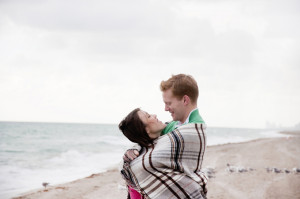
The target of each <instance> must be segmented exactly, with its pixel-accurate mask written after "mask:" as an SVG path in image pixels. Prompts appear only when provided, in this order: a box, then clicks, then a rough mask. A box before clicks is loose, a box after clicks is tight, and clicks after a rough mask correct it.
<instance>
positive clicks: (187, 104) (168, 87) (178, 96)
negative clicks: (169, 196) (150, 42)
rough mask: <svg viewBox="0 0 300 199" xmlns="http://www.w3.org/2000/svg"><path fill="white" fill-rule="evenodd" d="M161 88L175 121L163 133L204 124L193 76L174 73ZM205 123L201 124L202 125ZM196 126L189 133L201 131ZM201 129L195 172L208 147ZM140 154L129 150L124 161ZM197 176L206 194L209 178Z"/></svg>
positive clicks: (166, 105)
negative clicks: (202, 136) (186, 126)
mask: <svg viewBox="0 0 300 199" xmlns="http://www.w3.org/2000/svg"><path fill="white" fill-rule="evenodd" d="M160 90H161V91H162V97H163V101H164V103H165V111H168V112H170V113H171V116H172V118H173V121H172V122H170V123H168V125H167V126H166V128H165V129H164V130H163V131H162V135H165V134H167V133H169V132H172V131H173V130H175V129H178V130H179V131H180V129H181V127H183V126H184V125H185V124H191V123H195V124H203V125H204V121H203V119H202V118H201V116H200V115H199V111H198V108H197V100H198V95H199V91H198V86H197V82H196V81H195V80H194V78H193V77H192V76H190V75H185V74H178V75H173V76H172V77H171V78H169V79H168V80H166V81H162V82H161V84H160ZM203 125H201V127H202V126H203ZM195 128H197V125H195ZM195 128H190V129H189V130H188V131H189V132H188V133H194V132H196V131H199V129H195ZM201 131H202V132H203V135H204V139H200V148H201V149H200V152H199V155H198V157H197V158H198V160H197V161H195V162H194V163H193V164H195V165H194V167H195V168H196V169H195V172H194V173H197V172H196V171H199V170H200V169H201V165H202V161H203V156H204V151H205V148H206V140H205V134H204V129H201ZM183 132H186V129H185V130H183ZM138 155H139V153H138V150H135V149H131V150H128V151H127V152H126V153H125V155H124V161H126V162H130V161H132V160H133V159H135V158H136V157H137V156H138ZM180 170H181V168H180V166H179V167H178V171H180ZM192 175H193V174H192ZM197 175H198V174H197ZM195 176H196V175H195ZM195 178H200V179H201V181H202V184H203V191H204V195H206V192H207V191H206V188H205V185H206V181H207V178H205V176H204V177H203V176H199V175H198V176H196V177H195ZM198 181H199V179H198ZM130 191H131V192H135V191H134V190H133V189H131V190H130ZM135 194H137V193H135Z"/></svg>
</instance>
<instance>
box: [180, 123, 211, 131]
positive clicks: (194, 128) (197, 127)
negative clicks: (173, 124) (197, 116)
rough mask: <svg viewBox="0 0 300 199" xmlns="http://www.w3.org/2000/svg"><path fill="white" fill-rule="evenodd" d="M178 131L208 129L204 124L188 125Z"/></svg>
mask: <svg viewBox="0 0 300 199" xmlns="http://www.w3.org/2000/svg"><path fill="white" fill-rule="evenodd" d="M177 129H178V130H179V131H182V130H187V129H190V130H197V129H206V124H205V123H204V122H197V123H188V124H185V125H182V126H180V127H178V128H177Z"/></svg>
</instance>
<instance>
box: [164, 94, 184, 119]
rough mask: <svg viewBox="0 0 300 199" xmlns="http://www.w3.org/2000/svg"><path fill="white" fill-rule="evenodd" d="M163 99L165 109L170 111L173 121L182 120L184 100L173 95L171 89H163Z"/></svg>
mask: <svg viewBox="0 0 300 199" xmlns="http://www.w3.org/2000/svg"><path fill="white" fill-rule="evenodd" d="M163 100H164V103H165V111H169V112H170V113H171V116H172V118H173V120H174V121H180V122H182V123H183V122H185V121H183V120H184V119H185V118H184V113H185V106H184V100H183V98H182V99H178V98H177V97H175V96H174V95H173V93H172V91H171V89H168V90H166V91H163Z"/></svg>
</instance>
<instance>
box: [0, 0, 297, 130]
mask: <svg viewBox="0 0 300 199" xmlns="http://www.w3.org/2000/svg"><path fill="white" fill-rule="evenodd" d="M299 52H300V3H299V1H298V0H294V1H293V0H252V1H249V0H223V1H219V0H210V1H208V0H203V1H201V0H142V1H141V0H127V1H124V0H109V1H103V0H90V1H79V0H64V1H61V0H26V1H24V0H0V121H43V122H84V123H86V122H87V123H115V124H117V123H119V121H120V120H121V119H122V118H123V117H124V116H125V115H126V114H127V113H128V112H129V111H131V110H132V109H133V108H135V107H141V108H143V109H145V110H146V111H148V112H150V113H156V114H157V115H158V117H159V118H160V119H161V120H163V121H168V120H170V119H171V116H170V114H169V113H167V112H165V111H164V104H163V101H162V97H161V92H160V90H159V84H160V82H161V80H166V79H168V78H169V77H170V76H171V75H172V74H178V73H187V74H191V75H192V76H193V77H194V78H195V79H196V80H197V82H198V86H199V91H200V95H199V100H198V107H199V109H200V114H201V115H202V116H203V118H204V120H205V121H206V123H207V124H208V125H209V126H213V127H255V128H264V127H265V126H266V124H274V125H280V126H294V125H295V124H297V123H299V122H300V53H299Z"/></svg>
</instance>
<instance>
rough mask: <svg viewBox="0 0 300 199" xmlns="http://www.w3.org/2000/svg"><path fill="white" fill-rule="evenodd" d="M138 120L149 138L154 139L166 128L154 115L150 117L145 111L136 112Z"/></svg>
mask: <svg viewBox="0 0 300 199" xmlns="http://www.w3.org/2000/svg"><path fill="white" fill-rule="evenodd" d="M138 116H139V118H140V120H141V121H142V122H143V123H144V124H145V126H146V131H147V133H148V135H149V137H150V138H152V139H155V138H158V137H159V136H160V133H161V131H162V130H163V129H164V128H165V127H166V126H167V125H166V124H164V123H162V122H161V121H160V120H158V119H157V118H156V115H150V114H148V113H147V112H145V111H142V110H140V111H138Z"/></svg>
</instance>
